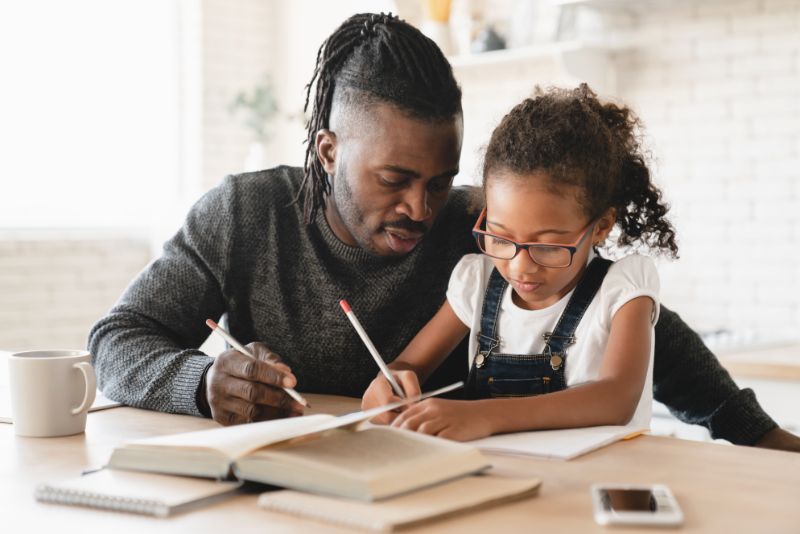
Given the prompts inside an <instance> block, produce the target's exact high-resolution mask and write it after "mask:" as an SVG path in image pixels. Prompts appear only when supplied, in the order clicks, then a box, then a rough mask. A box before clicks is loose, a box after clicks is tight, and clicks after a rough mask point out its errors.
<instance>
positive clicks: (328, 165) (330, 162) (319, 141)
mask: <svg viewBox="0 0 800 534" xmlns="http://www.w3.org/2000/svg"><path fill="white" fill-rule="evenodd" d="M314 142H315V143H316V146H317V157H318V158H319V161H320V163H321V164H322V168H323V169H325V172H326V173H328V174H329V175H330V176H333V175H334V174H335V172H336V134H335V133H333V132H332V131H330V130H328V129H327V128H323V129H322V130H320V131H318V132H317V137H316V139H315V140H314Z"/></svg>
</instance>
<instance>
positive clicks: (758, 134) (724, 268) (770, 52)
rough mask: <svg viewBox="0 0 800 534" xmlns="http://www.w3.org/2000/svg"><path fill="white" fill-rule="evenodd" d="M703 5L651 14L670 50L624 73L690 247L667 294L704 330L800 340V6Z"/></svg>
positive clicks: (671, 273) (667, 283)
mask: <svg viewBox="0 0 800 534" xmlns="http://www.w3.org/2000/svg"><path fill="white" fill-rule="evenodd" d="M691 7H692V8H691V9H689V10H680V11H675V12H670V11H662V12H659V13H658V14H657V15H655V14H653V15H647V14H643V16H641V18H640V19H639V27H638V31H640V32H642V33H643V34H648V33H651V34H658V35H663V39H662V40H660V41H654V42H648V43H647V44H646V45H644V46H643V47H640V48H636V49H635V50H632V51H629V52H626V53H623V54H621V55H620V56H619V57H618V62H617V64H618V68H619V75H620V80H624V82H623V83H620V84H619V93H620V96H621V97H622V99H623V100H624V101H626V102H628V103H629V104H631V105H632V106H633V107H634V108H635V109H637V110H638V112H639V114H640V116H641V117H642V118H643V119H644V121H645V124H646V126H647V129H648V133H649V139H650V140H651V143H650V144H651V148H652V149H653V151H654V153H655V154H656V157H657V159H658V166H657V179H658V181H659V183H660V184H661V185H662V187H663V188H664V190H665V193H666V196H667V198H668V199H669V200H670V201H671V203H672V205H673V214H674V215H673V216H674V220H675V223H676V225H677V228H678V232H679V237H680V243H681V248H682V254H681V259H680V260H679V261H678V262H675V263H674V264H669V265H664V266H663V268H662V271H661V272H662V286H663V292H662V296H663V299H664V302H665V303H667V304H668V305H672V306H673V307H674V308H675V309H677V310H678V311H679V312H681V313H682V315H684V317H685V318H686V319H687V320H688V321H689V322H690V323H691V324H692V325H693V326H695V327H697V328H700V329H714V328H729V329H731V330H733V331H735V332H745V331H750V332H753V333H755V334H756V335H757V336H759V337H765V338H769V337H773V336H788V335H794V336H797V335H798V334H797V329H798V325H800V274H799V273H798V267H797V264H798V263H799V262H800V232H798V229H800V185H799V184H800V104H798V100H797V97H798V95H800V69H799V68H798V60H800V2H797V1H795V2H774V3H773V2H759V1H757V0H748V1H741V2H711V3H703V2H694V3H692V4H691ZM673 47H680V50H681V54H679V55H678V56H676V57H670V55H669V53H666V54H665V53H664V51H665V50H669V49H671V48H673ZM687 50H689V51H690V54H689V55H688V56H687V55H686V52H687ZM643 72H644V73H647V74H646V76H640V73H643ZM668 95H669V97H668V98H665V97H666V96H668Z"/></svg>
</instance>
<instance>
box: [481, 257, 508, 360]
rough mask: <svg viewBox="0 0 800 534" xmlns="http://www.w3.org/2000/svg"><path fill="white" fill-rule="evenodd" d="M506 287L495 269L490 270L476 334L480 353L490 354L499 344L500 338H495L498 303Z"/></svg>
mask: <svg viewBox="0 0 800 534" xmlns="http://www.w3.org/2000/svg"><path fill="white" fill-rule="evenodd" d="M506 287H508V282H506V281H505V279H504V278H503V277H502V276H501V275H500V272H499V271H498V270H497V269H492V274H491V275H490V276H489V283H488V284H486V293H485V294H484V295H483V309H482V310H481V330H480V332H478V344H479V345H480V351H481V352H483V353H485V354H488V353H490V352H491V351H493V350H494V349H495V348H496V347H497V346H498V345H499V344H500V338H499V337H498V336H497V319H498V317H499V316H500V301H501V300H502V298H503V292H504V291H505V290H506Z"/></svg>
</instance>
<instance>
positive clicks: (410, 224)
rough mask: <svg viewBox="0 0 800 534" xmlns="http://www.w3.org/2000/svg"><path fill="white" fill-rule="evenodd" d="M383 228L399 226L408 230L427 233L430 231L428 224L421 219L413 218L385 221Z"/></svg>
mask: <svg viewBox="0 0 800 534" xmlns="http://www.w3.org/2000/svg"><path fill="white" fill-rule="evenodd" d="M381 228H382V229H383V230H386V229H388V228H397V229H399V230H408V231H409V232H415V233H421V234H426V233H428V226H427V225H425V223H422V222H419V221H412V220H411V219H408V218H405V219H398V220H396V221H391V222H386V223H383V225H382V226H381Z"/></svg>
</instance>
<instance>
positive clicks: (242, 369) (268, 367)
mask: <svg viewBox="0 0 800 534" xmlns="http://www.w3.org/2000/svg"><path fill="white" fill-rule="evenodd" d="M220 359H221V360H222V361H221V363H222V370H223V371H225V372H226V373H227V374H229V375H231V376H235V377H237V378H242V379H244V380H249V381H253V382H261V383H263V384H267V385H271V386H276V387H294V386H295V385H296V384H297V379H296V378H295V377H294V375H293V374H291V373H287V372H286V371H284V370H282V369H281V368H280V367H278V366H277V365H274V364H272V363H269V362H265V361H262V360H259V359H255V360H254V359H253V358H250V357H249V356H245V355H244V354H242V353H241V352H238V351H227V352H224V353H223V354H221V355H220Z"/></svg>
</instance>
